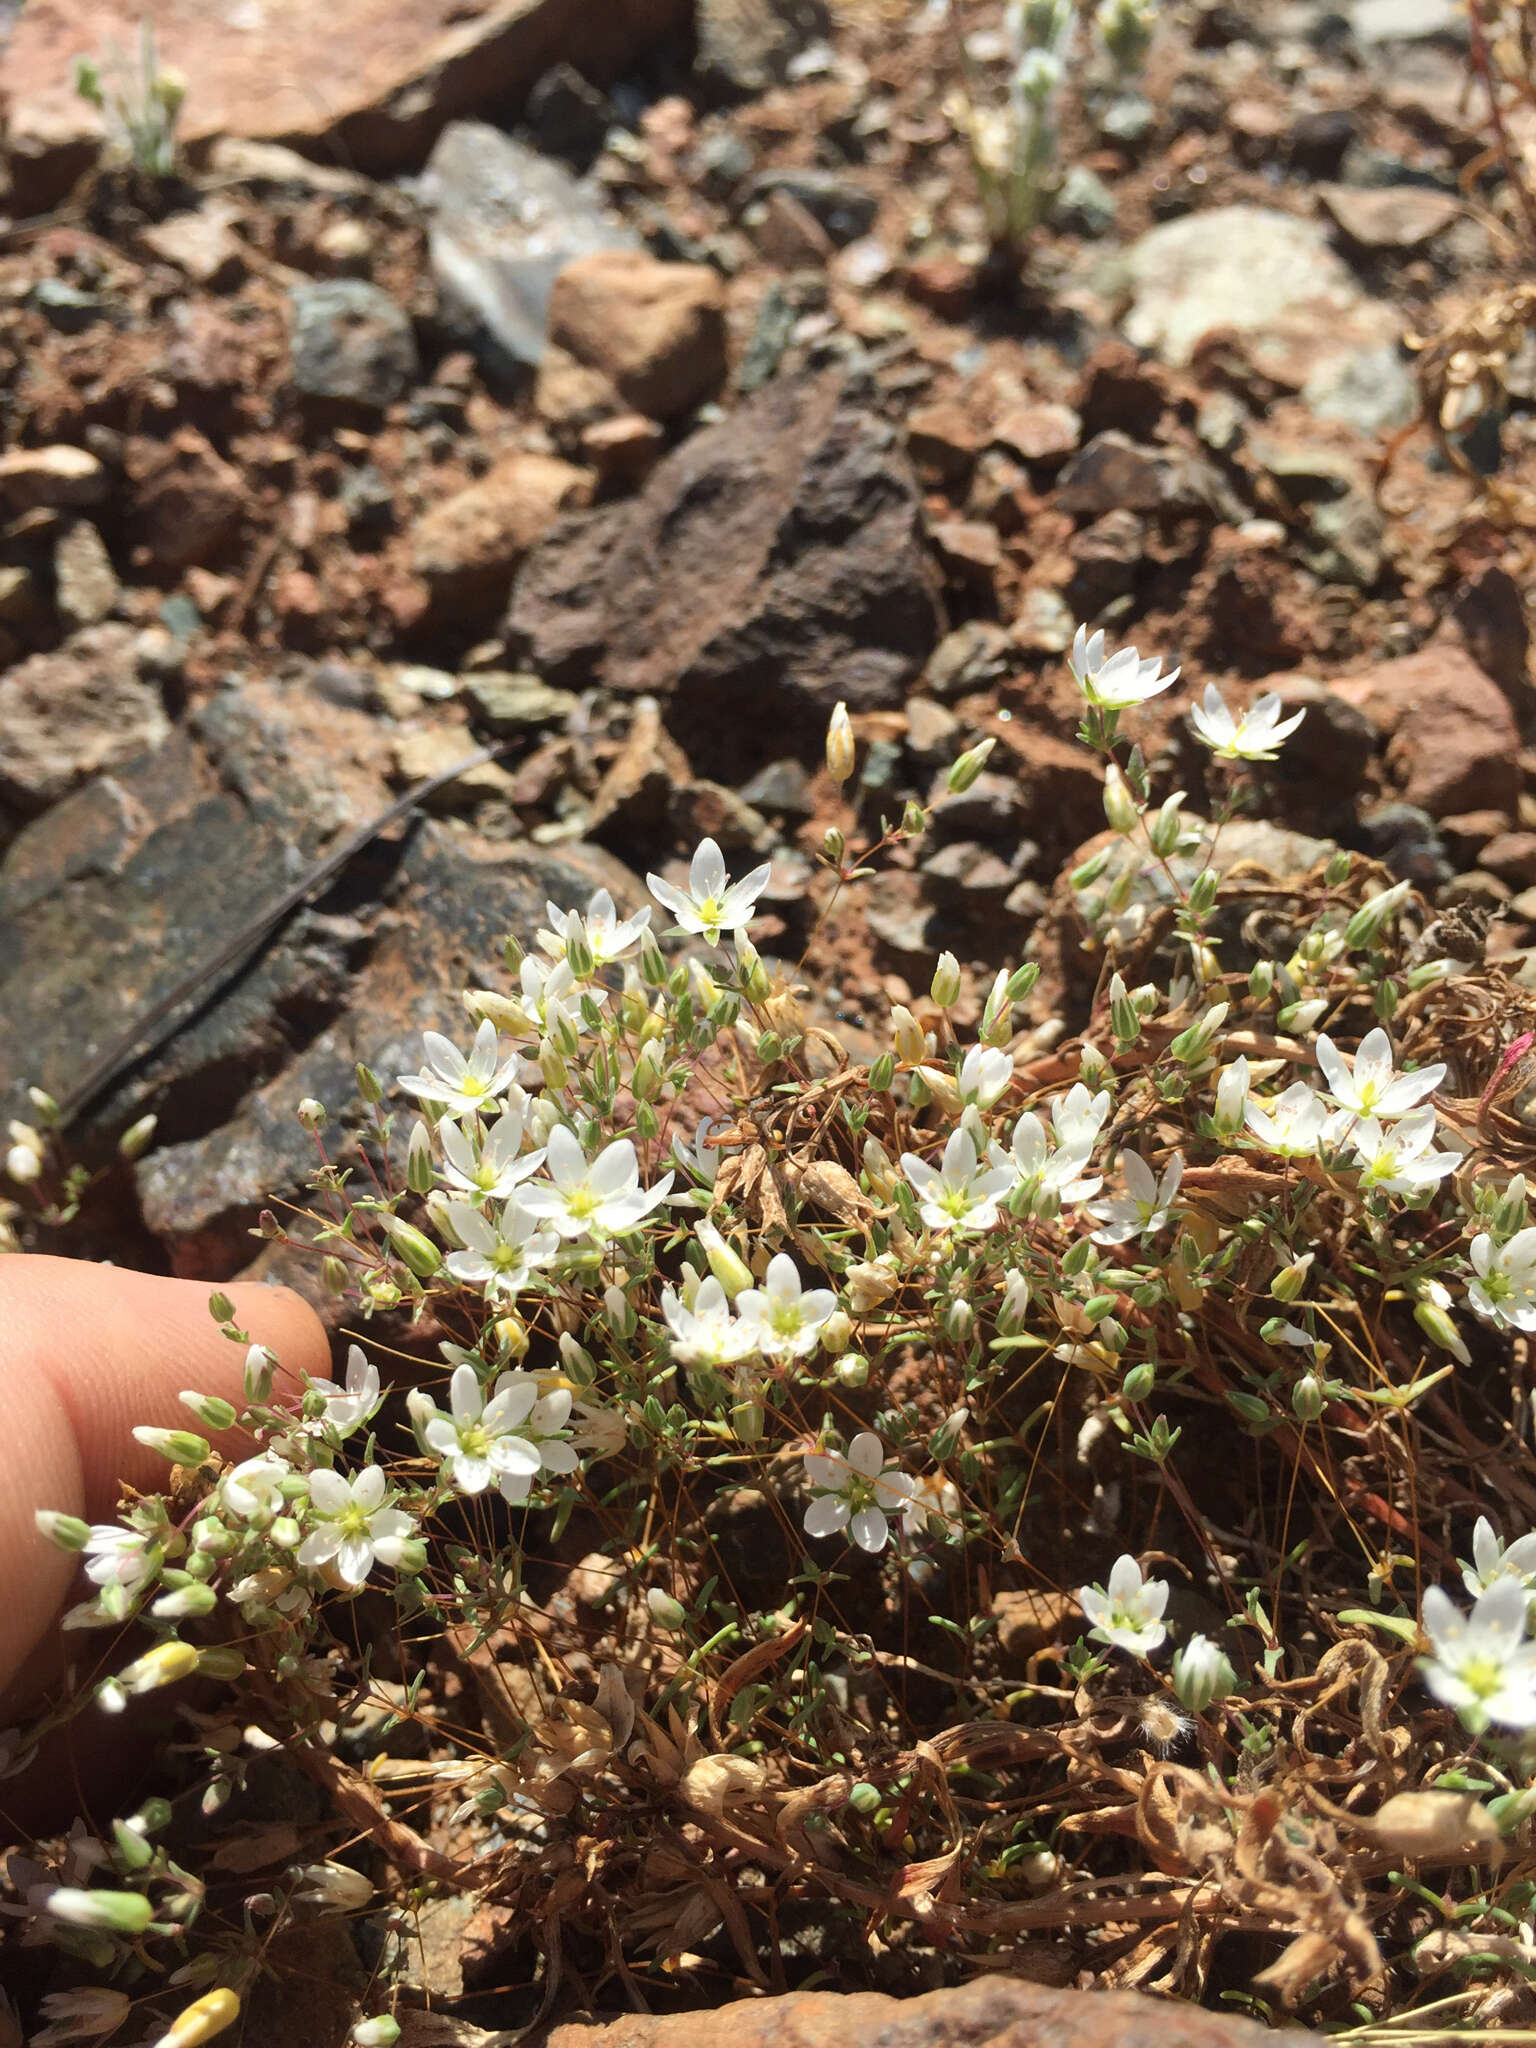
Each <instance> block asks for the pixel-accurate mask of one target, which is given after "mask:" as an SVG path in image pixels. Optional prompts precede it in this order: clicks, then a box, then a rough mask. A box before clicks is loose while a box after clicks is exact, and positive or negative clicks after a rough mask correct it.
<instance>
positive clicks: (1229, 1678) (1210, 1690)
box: [1173, 1636, 1237, 1714]
mask: <svg viewBox="0 0 1536 2048" xmlns="http://www.w3.org/2000/svg"><path fill="white" fill-rule="evenodd" d="M1236 1687H1237V1673H1236V1672H1235V1671H1234V1670H1233V1668H1232V1660H1231V1658H1230V1657H1228V1655H1227V1653H1226V1651H1225V1650H1223V1649H1221V1648H1220V1647H1219V1646H1218V1645H1217V1644H1216V1643H1213V1642H1212V1641H1211V1639H1210V1637H1209V1636H1191V1637H1190V1639H1189V1641H1188V1642H1187V1643H1186V1644H1185V1645H1184V1647H1183V1648H1182V1649H1180V1650H1176V1651H1175V1652H1174V1657H1173V1689H1174V1692H1175V1693H1176V1694H1177V1695H1178V1700H1179V1704H1180V1706H1183V1707H1188V1709H1189V1711H1190V1712H1191V1713H1192V1714H1203V1713H1204V1712H1205V1710H1206V1708H1207V1707H1212V1706H1215V1705H1216V1704H1217V1702H1218V1701H1220V1700H1224V1699H1226V1698H1227V1696H1228V1695H1229V1694H1230V1693H1232V1692H1233V1691H1235V1689H1236Z"/></svg>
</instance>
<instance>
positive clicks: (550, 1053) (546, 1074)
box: [539, 1038, 571, 1095]
mask: <svg viewBox="0 0 1536 2048" xmlns="http://www.w3.org/2000/svg"><path fill="white" fill-rule="evenodd" d="M539 1072H540V1074H541V1075H542V1076H543V1079H544V1086H545V1087H546V1088H547V1089H548V1090H549V1091H550V1093H551V1094H552V1095H562V1094H564V1092H565V1090H566V1088H567V1087H568V1086H569V1084H570V1079H571V1070H570V1068H569V1067H568V1066H567V1065H566V1064H565V1061H564V1060H563V1059H562V1058H561V1056H560V1054H559V1052H558V1051H557V1050H556V1048H555V1046H554V1045H553V1043H552V1042H551V1041H550V1040H549V1039H547V1038H546V1039H544V1040H543V1041H542V1042H541V1044H540V1046H539Z"/></svg>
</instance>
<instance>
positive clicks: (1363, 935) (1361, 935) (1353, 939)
mask: <svg viewBox="0 0 1536 2048" xmlns="http://www.w3.org/2000/svg"><path fill="white" fill-rule="evenodd" d="M1412 887H1413V884H1412V883H1411V882H1394V883H1393V885H1392V887H1391V888H1390V889H1383V890H1382V891H1381V893H1380V894H1379V895H1376V896H1373V897H1371V898H1370V900H1369V901H1368V902H1366V903H1362V904H1361V906H1360V908H1359V909H1358V910H1357V911H1356V912H1355V914H1354V916H1353V917H1352V918H1351V919H1350V920H1349V923H1348V924H1347V925H1345V927H1344V944H1345V945H1346V946H1348V947H1351V948H1359V947H1363V946H1369V945H1371V944H1372V943H1373V942H1374V940H1375V939H1376V938H1377V937H1378V936H1379V935H1380V932H1381V928H1382V926H1383V925H1384V924H1385V923H1386V921H1387V919H1388V918H1389V917H1391V916H1392V915H1393V913H1394V912H1395V911H1396V910H1398V909H1399V908H1400V906H1401V905H1402V903H1403V901H1404V900H1405V898H1406V897H1407V895H1408V893H1409V891H1410V890H1411V889H1412Z"/></svg>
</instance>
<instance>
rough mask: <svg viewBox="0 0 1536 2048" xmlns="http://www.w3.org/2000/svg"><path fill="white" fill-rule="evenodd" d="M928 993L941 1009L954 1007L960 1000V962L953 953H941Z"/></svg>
mask: <svg viewBox="0 0 1536 2048" xmlns="http://www.w3.org/2000/svg"><path fill="white" fill-rule="evenodd" d="M928 993H929V994H930V995H931V996H932V998H933V1000H934V1001H935V1002H936V1003H937V1004H938V1006H939V1008H940V1009H941V1010H948V1009H950V1008H952V1007H953V1005H954V1004H955V1003H957V1002H958V1001H959V1000H960V962H959V961H958V960H957V959H956V958H955V956H954V954H953V953H941V954H940V955H939V958H938V963H937V965H936V966H935V967H934V970H933V980H932V982H931V983H930V985H929V990H928Z"/></svg>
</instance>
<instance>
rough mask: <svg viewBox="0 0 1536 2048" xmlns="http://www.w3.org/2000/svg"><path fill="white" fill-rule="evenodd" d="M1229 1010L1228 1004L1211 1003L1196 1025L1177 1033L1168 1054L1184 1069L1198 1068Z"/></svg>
mask: <svg viewBox="0 0 1536 2048" xmlns="http://www.w3.org/2000/svg"><path fill="white" fill-rule="evenodd" d="M1230 1008H1231V1004H1230V1003H1213V1004H1212V1006H1211V1007H1210V1009H1208V1010H1207V1011H1206V1013H1205V1015H1204V1016H1203V1017H1201V1018H1200V1019H1199V1021H1198V1022H1197V1023H1194V1024H1191V1025H1190V1027H1189V1029H1188V1030H1187V1031H1181V1032H1180V1033H1179V1035H1178V1037H1177V1038H1175V1039H1174V1040H1173V1042H1172V1044H1171V1045H1170V1046H1169V1048H1168V1050H1169V1052H1170V1053H1172V1055H1173V1057H1174V1058H1175V1059H1176V1060H1179V1061H1181V1062H1182V1063H1183V1065H1185V1066H1186V1067H1193V1066H1198V1065H1199V1063H1200V1061H1201V1060H1203V1059H1204V1058H1205V1057H1206V1055H1207V1054H1208V1053H1209V1052H1210V1049H1211V1047H1212V1046H1213V1045H1214V1044H1215V1043H1216V1039H1217V1036H1218V1034H1219V1033H1220V1030H1221V1027H1222V1025H1223V1024H1225V1023H1226V1021H1227V1012H1228V1010H1229V1009H1230Z"/></svg>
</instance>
